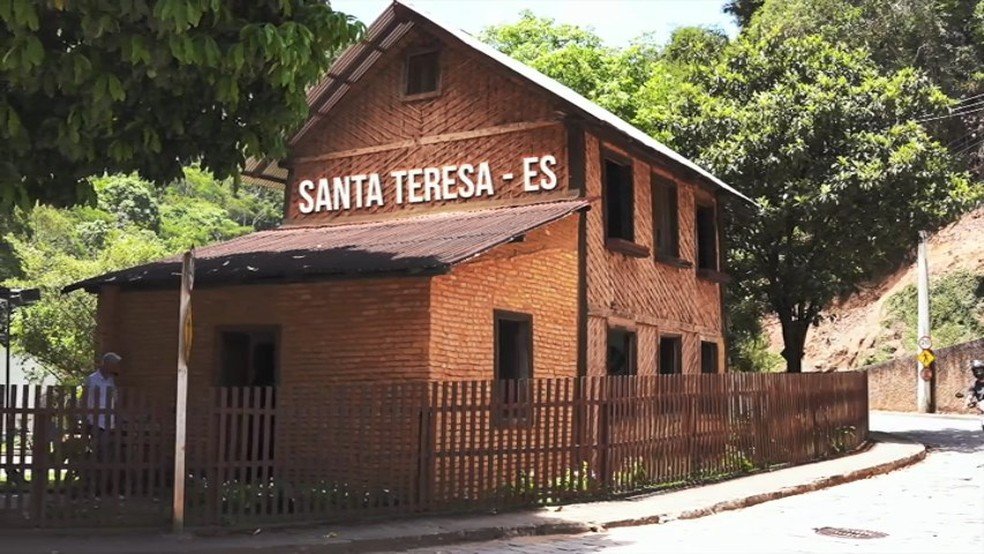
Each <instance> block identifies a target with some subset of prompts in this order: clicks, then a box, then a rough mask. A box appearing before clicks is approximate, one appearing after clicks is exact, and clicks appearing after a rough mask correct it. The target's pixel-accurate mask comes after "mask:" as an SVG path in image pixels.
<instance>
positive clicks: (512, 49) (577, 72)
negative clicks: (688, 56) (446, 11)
mask: <svg viewBox="0 0 984 554" xmlns="http://www.w3.org/2000/svg"><path fill="white" fill-rule="evenodd" d="M481 37H482V40H483V41H485V42H487V43H489V44H490V45H492V46H493V47H495V48H496V49H498V50H500V51H502V52H503V53H505V54H508V55H509V56H511V57H513V58H515V59H517V60H519V61H521V62H523V63H524V64H526V65H528V66H530V67H532V68H534V69H536V70H537V71H539V72H541V73H543V74H544V75H547V76H548V77H551V78H553V79H556V80H558V81H560V82H561V83H564V84H565V85H567V86H568V87H570V88H572V89H574V90H576V91H577V92H579V93H580V94H581V95H583V96H584V97H586V98H588V99H589V100H591V101H593V102H595V103H596V104H598V105H600V106H604V107H605V108H607V109H608V110H611V111H612V112H613V113H616V114H618V115H619V116H620V117H622V118H624V119H626V120H628V121H632V120H633V118H634V117H635V112H636V109H637V103H636V102H635V99H634V98H633V93H634V91H635V90H637V89H638V88H639V87H640V86H641V85H642V83H644V82H645V81H646V79H647V78H648V77H649V73H650V65H651V64H652V63H654V62H655V61H656V60H655V57H656V54H657V49H656V48H655V47H654V46H653V45H652V44H651V43H650V42H649V40H648V38H647V37H643V40H641V41H637V42H636V43H635V44H634V45H632V46H630V47H629V48H625V49H616V48H609V47H606V46H604V45H603V44H602V41H601V38H599V37H598V36H597V35H595V34H594V33H592V32H591V31H590V30H586V29H581V28H579V27H575V26H571V25H558V24H556V22H555V21H554V20H553V19H550V18H541V17H537V16H535V15H533V13H532V12H530V11H524V12H522V15H521V18H520V20H519V21H518V22H516V23H512V24H506V25H498V26H492V27H488V28H486V29H485V30H484V31H483V32H482V35H481Z"/></svg>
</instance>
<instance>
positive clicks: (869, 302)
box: [765, 207, 984, 371]
mask: <svg viewBox="0 0 984 554" xmlns="http://www.w3.org/2000/svg"><path fill="white" fill-rule="evenodd" d="M928 246H929V250H928V257H929V274H930V275H929V278H930V282H932V281H933V279H934V278H938V277H941V276H943V275H946V274H949V273H952V272H954V271H957V270H968V271H971V272H974V273H977V274H982V273H984V207H981V208H978V209H977V210H974V211H973V212H970V213H968V214H966V215H964V216H963V217H962V218H960V219H959V220H957V221H956V222H954V223H952V224H950V225H949V226H947V227H944V228H943V229H941V230H940V231H938V232H937V233H936V234H934V235H933V236H932V237H931V238H930V240H929V245H928ZM915 283H916V266H915V264H914V263H913V264H909V265H907V266H906V267H903V268H901V269H899V270H898V271H896V272H895V273H893V274H891V275H889V276H888V277H886V278H884V279H881V280H880V281H878V282H875V283H869V284H867V285H864V286H863V287H862V288H861V290H860V291H859V292H858V293H856V294H852V295H851V296H849V297H847V298H844V299H841V300H840V301H838V302H835V304H834V306H833V307H832V308H831V309H830V310H829V311H828V315H831V316H833V317H832V318H830V319H827V320H825V321H824V322H823V323H821V324H820V326H819V327H814V328H812V329H810V334H809V336H808V338H807V343H806V356H805V357H804V360H803V369H804V370H811V369H812V370H821V371H831V370H844V369H850V368H855V367H859V366H861V365H863V363H864V362H865V361H866V360H867V359H868V358H869V356H870V355H871V354H872V353H873V352H875V351H883V352H886V351H892V350H893V349H894V350H895V351H896V352H898V353H899V354H901V353H903V352H905V351H907V350H913V349H915V345H909V344H903V341H902V338H901V336H900V334H898V333H894V334H893V333H890V332H886V329H885V327H884V325H883V323H882V322H883V318H884V315H885V302H886V301H887V300H888V299H889V298H890V297H891V296H892V295H893V294H895V293H897V292H900V291H902V289H904V288H905V287H906V286H908V285H912V284H915ZM765 332H766V334H767V336H768V337H769V341H770V343H771V345H772V347H773V349H774V350H775V351H776V352H778V351H780V350H782V335H781V333H780V329H779V324H778V322H777V321H775V320H774V319H772V320H770V321H768V322H767V323H766V326H765Z"/></svg>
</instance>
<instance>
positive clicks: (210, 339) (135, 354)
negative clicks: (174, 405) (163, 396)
mask: <svg viewBox="0 0 984 554" xmlns="http://www.w3.org/2000/svg"><path fill="white" fill-rule="evenodd" d="M110 299H111V297H110V296H108V295H107V293H105V292H104V293H103V294H101V295H100V304H103V303H106V302H109V301H111V300H110ZM429 303H430V286H429V284H428V280H427V278H424V277H414V278H410V277H407V278H390V279H362V280H357V281H325V282H318V283H303V284H283V285H250V286H228V287H220V288H201V289H198V290H196V291H195V292H194V297H193V303H192V307H193V310H194V323H195V339H194V344H193V348H192V354H191V360H190V363H189V385H190V386H191V387H193V388H196V389H197V388H200V387H207V386H209V385H212V384H214V383H215V373H214V371H216V370H215V369H214V368H215V366H216V364H217V361H218V353H217V351H216V340H217V337H216V329H217V327H219V326H267V325H278V326H279V327H280V348H279V350H280V351H279V363H280V366H279V373H280V375H279V378H280V383H281V384H284V385H291V384H305V383H306V384H312V385H317V384H324V383H330V382H339V381H387V380H398V379H426V378H427V377H428V364H427V357H428V347H429V343H428V340H429V338H428V333H429ZM115 312H116V318H117V320H118V325H117V327H116V328H117V332H116V335H115V338H114V339H113V340H112V342H111V343H110V342H107V343H106V344H107V345H111V346H112V348H113V349H115V350H116V351H118V352H119V353H120V354H121V355H122V356H123V357H124V368H123V370H124V373H123V374H122V375H121V377H120V384H121V385H149V386H153V387H160V388H163V389H166V390H173V386H174V385H173V383H174V375H175V366H176V363H177V332H176V330H177V319H178V293H177V291H124V292H122V293H120V294H119V297H118V302H117V306H116V310H115ZM104 313H106V314H108V313H109V311H108V310H106V309H100V311H99V315H100V320H99V322H98V323H99V328H100V329H103V328H104V327H105V326H107V325H108V324H109V322H108V321H106V320H104V319H103V318H102V316H103V314H104Z"/></svg>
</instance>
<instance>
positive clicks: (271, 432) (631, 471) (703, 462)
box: [0, 373, 868, 527]
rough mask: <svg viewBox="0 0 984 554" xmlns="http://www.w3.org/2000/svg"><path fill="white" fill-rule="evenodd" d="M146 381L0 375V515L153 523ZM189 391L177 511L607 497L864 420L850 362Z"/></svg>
mask: <svg viewBox="0 0 984 554" xmlns="http://www.w3.org/2000/svg"><path fill="white" fill-rule="evenodd" d="M146 392H147V391H140V390H129V389H125V388H121V389H117V390H116V391H115V394H113V395H112V398H111V399H110V401H109V402H107V403H103V404H101V403H100V402H99V401H98V400H90V399H89V397H84V396H83V391H81V390H76V389H65V388H57V387H48V388H46V389H44V390H42V389H41V388H40V387H30V388H28V387H21V388H17V389H11V390H9V391H4V400H5V404H4V407H3V408H2V410H0V415H2V418H0V419H2V421H3V453H2V454H3V455H2V456H0V470H2V472H0V478H2V479H3V480H2V481H0V527H2V526H7V527H9V526H56V525H71V526H91V525H113V526H122V525H164V524H166V523H167V522H168V521H169V512H170V506H171V490H172V482H171V481H172V472H173V469H172V468H173V440H174V435H173V414H174V412H173V400H170V399H168V401H161V400H160V399H158V398H154V397H152V396H149V395H148V394H146ZM202 393H203V394H197V395H196V394H194V392H193V393H192V395H191V398H192V400H193V401H191V402H190V403H189V417H188V421H189V429H188V436H189V443H188V461H187V468H188V474H187V481H186V487H187V493H186V510H187V515H186V520H187V521H188V523H189V524H192V525H252V524H258V523H267V524H268V523H271V522H276V521H285V522H292V521H310V520H317V521H325V520H329V519H362V518H367V517H373V516H391V515H398V514H415V513H423V512H432V513H433V512H462V511H474V510H489V509H504V508H512V507H519V506H529V505H539V504H549V503H562V502H569V501H574V500H586V499H592V498H605V497H612V496H617V495H621V494H627V493H636V492H641V491H647V490H658V489H661V488H670V487H677V486H683V485H687V484H693V483H698V482H708V481H714V480H720V479H724V478H728V477H731V476H735V475H739V474H743V473H748V472H751V471H756V470H763V469H769V468H774V467H777V466H781V465H788V464H798V463H804V462H808V461H813V460H818V459H822V458H827V457H831V456H835V455H838V454H842V453H845V452H848V451H850V450H853V449H855V448H857V447H858V446H859V445H861V444H862V443H863V442H864V441H866V440H867V435H868V408H867V381H866V376H865V374H863V373H836V374H803V375H785V374H782V375H777V374H723V375H674V376H639V377H599V378H594V377H590V378H571V379H536V380H530V381H518V382H492V381H455V382H402V383H383V384H347V385H334V386H328V387H310V386H309V387H278V388H245V387H237V388H212V389H209V390H207V391H202ZM104 404H105V408H99V406H103V405H104ZM96 427H102V428H105V431H101V430H98V429H95V428H96Z"/></svg>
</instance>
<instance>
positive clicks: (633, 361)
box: [605, 325, 639, 377]
mask: <svg viewBox="0 0 984 554" xmlns="http://www.w3.org/2000/svg"><path fill="white" fill-rule="evenodd" d="M613 332H615V333H627V334H629V335H630V337H631V340H630V341H629V346H630V351H629V354H630V355H629V366H630V367H629V373H628V376H636V375H639V332H638V331H637V330H636V329H634V328H632V327H628V326H624V325H609V326H608V329H607V331H606V334H605V375H608V376H609V377H614V375H612V373H611V368H610V367H608V349H609V347H610V346H611V338H612V333H613ZM620 376H621V375H620Z"/></svg>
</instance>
